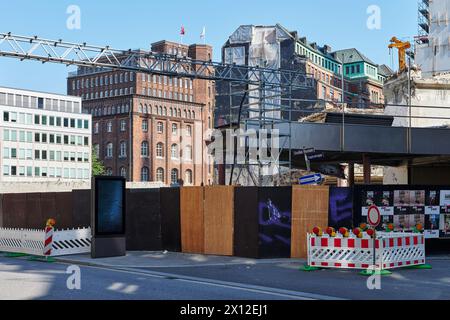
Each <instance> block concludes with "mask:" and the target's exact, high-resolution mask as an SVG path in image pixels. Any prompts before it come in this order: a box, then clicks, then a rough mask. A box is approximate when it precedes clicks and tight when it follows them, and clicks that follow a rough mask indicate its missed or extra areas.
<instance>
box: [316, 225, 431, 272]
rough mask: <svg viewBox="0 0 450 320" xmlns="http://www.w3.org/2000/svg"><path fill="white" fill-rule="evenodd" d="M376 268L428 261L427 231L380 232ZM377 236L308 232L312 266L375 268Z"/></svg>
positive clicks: (406, 265)
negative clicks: (332, 235)
mask: <svg viewBox="0 0 450 320" xmlns="http://www.w3.org/2000/svg"><path fill="white" fill-rule="evenodd" d="M376 236H377V239H376V241H375V248H376V249H375V267H376V268H377V269H382V270H383V269H384V270H387V269H393V268H401V267H411V266H418V265H424V264H425V238H424V235H423V234H415V233H387V232H377V233H376ZM373 250H374V249H373V239H372V238H371V237H370V236H369V235H367V233H364V235H363V237H362V238H358V237H357V236H356V235H355V234H353V233H351V234H350V236H349V237H343V236H336V237H330V236H328V235H323V236H317V235H314V234H308V266H309V267H320V268H340V269H368V268H370V267H373V264H374V263H373V261H374V256H373Z"/></svg>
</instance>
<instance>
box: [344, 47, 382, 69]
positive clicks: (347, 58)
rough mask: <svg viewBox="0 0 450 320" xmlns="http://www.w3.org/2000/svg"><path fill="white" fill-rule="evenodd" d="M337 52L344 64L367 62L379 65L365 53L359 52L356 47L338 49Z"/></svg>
mask: <svg viewBox="0 0 450 320" xmlns="http://www.w3.org/2000/svg"><path fill="white" fill-rule="evenodd" d="M335 53H336V56H337V57H338V58H339V60H340V61H341V62H343V63H344V64H349V63H357V62H367V63H370V64H372V65H374V66H376V65H377V64H376V63H374V62H373V61H372V60H370V59H369V58H367V57H366V56H365V55H363V54H362V53H361V52H359V51H358V50H357V49H355V48H351V49H344V50H338V51H336V52H335Z"/></svg>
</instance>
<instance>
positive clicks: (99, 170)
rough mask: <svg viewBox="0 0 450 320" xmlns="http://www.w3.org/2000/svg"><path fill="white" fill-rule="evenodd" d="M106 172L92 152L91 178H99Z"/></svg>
mask: <svg viewBox="0 0 450 320" xmlns="http://www.w3.org/2000/svg"><path fill="white" fill-rule="evenodd" d="M105 172H106V170H105V166H104V165H103V163H102V162H101V161H100V160H99V158H98V157H97V153H96V152H95V150H92V176H94V177H95V176H101V175H104V174H105Z"/></svg>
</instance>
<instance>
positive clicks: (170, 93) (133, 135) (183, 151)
mask: <svg viewBox="0 0 450 320" xmlns="http://www.w3.org/2000/svg"><path fill="white" fill-rule="evenodd" d="M151 51H152V52H153V53H161V54H170V55H177V56H182V57H186V58H188V59H195V60H207V61H209V60H211V56H212V47H210V46H208V45H198V44H194V45H191V46H187V45H183V44H179V43H174V42H169V41H160V42H157V43H154V44H152V48H151ZM141 53H143V54H145V53H146V52H145V51H141ZM126 58H127V54H126V53H124V55H123V56H121V57H119V59H126ZM145 59H147V61H141V62H140V63H141V64H142V63H145V62H146V63H151V61H150V60H149V58H145ZM68 93H69V94H70V95H75V96H80V97H81V98H82V101H83V111H84V112H86V113H90V114H92V116H93V134H92V140H93V146H94V151H95V152H96V153H97V155H98V157H99V159H100V160H101V161H102V162H103V163H104V165H105V167H106V168H107V174H109V175H121V176H124V177H126V178H127V180H128V181H133V182H151V181H154V182H161V183H164V184H165V185H170V184H174V183H177V182H182V183H184V184H185V185H201V184H204V185H208V184H211V183H212V182H213V170H212V166H211V165H209V164H208V160H209V159H210V158H209V157H208V155H207V150H206V140H205V137H206V134H207V131H208V129H209V128H211V126H212V123H213V108H214V96H215V93H214V82H212V81H207V80H198V79H187V78H175V77H168V76H162V75H152V74H146V73H139V72H131V71H130V72H127V71H124V70H105V69H102V70H100V69H95V68H88V67H79V69H78V70H77V72H75V73H72V74H70V75H69V77H68Z"/></svg>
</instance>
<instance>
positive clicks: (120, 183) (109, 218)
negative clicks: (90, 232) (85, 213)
mask: <svg viewBox="0 0 450 320" xmlns="http://www.w3.org/2000/svg"><path fill="white" fill-rule="evenodd" d="M94 179H95V181H94V186H95V187H94V199H95V200H94V201H95V202H94V220H95V235H96V236H117V235H124V234H125V180H124V179H123V178H117V177H95V178H94Z"/></svg>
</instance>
